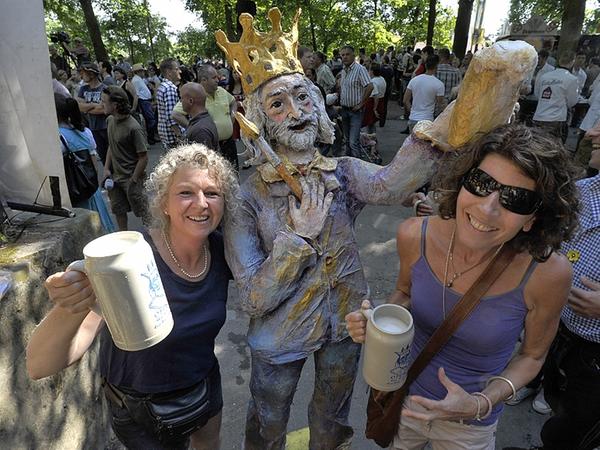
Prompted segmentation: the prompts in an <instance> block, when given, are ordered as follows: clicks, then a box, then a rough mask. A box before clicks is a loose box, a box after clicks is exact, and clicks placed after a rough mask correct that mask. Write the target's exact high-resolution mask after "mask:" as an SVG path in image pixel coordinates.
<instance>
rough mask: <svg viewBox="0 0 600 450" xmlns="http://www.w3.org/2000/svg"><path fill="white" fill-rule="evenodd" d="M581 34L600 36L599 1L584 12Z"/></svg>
mask: <svg viewBox="0 0 600 450" xmlns="http://www.w3.org/2000/svg"><path fill="white" fill-rule="evenodd" d="M586 6H587V5H586ZM582 33H583V34H600V1H596V2H594V5H593V8H591V9H586V10H585V19H584V21H583V31H582Z"/></svg>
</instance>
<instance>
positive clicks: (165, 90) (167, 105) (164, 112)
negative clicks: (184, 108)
mask: <svg viewBox="0 0 600 450" xmlns="http://www.w3.org/2000/svg"><path fill="white" fill-rule="evenodd" d="M178 101H179V93H178V92H177V87H176V86H175V85H174V84H173V83H172V82H171V81H169V80H167V79H164V80H163V82H162V83H161V84H160V87H159V88H158V90H157V91H156V108H157V110H158V135H159V136H160V140H161V141H162V143H163V146H164V147H165V148H169V147H171V146H173V145H175V144H177V137H176V136H175V133H174V132H173V130H172V129H171V126H173V125H177V122H175V121H174V120H173V119H171V112H172V111H173V108H174V107H175V105H176V104H177V102H178Z"/></svg>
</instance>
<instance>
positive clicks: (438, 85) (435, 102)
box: [404, 55, 444, 132]
mask: <svg viewBox="0 0 600 450" xmlns="http://www.w3.org/2000/svg"><path fill="white" fill-rule="evenodd" d="M439 62H440V58H439V56H437V55H431V56H428V57H427V60H426V61H425V73H422V74H421V75H417V76H416V77H414V78H413V79H412V80H410V82H409V83H408V86H407V87H406V92H405V93H404V115H405V116H406V115H408V129H409V131H410V132H412V129H413V127H414V126H415V125H416V124H417V122H419V121H421V120H433V118H434V116H435V113H436V109H437V112H440V109H441V106H442V105H443V103H444V83H442V82H441V81H440V80H438V79H437V78H436V76H435V74H436V72H437V67H438V64H439Z"/></svg>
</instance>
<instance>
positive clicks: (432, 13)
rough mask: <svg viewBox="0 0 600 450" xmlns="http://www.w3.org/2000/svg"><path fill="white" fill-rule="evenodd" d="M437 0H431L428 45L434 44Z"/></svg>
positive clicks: (428, 20) (428, 19)
mask: <svg viewBox="0 0 600 450" xmlns="http://www.w3.org/2000/svg"><path fill="white" fill-rule="evenodd" d="M436 3H437V1H436V0H429V16H428V18H427V45H432V44H433V30H434V28H435V16H436V11H435V7H436Z"/></svg>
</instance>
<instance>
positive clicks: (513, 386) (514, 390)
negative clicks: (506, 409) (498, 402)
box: [485, 375, 517, 401]
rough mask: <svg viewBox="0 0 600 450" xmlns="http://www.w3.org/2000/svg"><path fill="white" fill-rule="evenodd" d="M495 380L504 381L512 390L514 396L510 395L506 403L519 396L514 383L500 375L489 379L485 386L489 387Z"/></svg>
mask: <svg viewBox="0 0 600 450" xmlns="http://www.w3.org/2000/svg"><path fill="white" fill-rule="evenodd" d="M494 380H500V381H504V382H505V383H507V384H508V385H509V386H510V390H511V391H512V394H510V397H507V398H505V399H504V401H506V400H510V399H511V398H515V397H516V396H517V390H516V389H515V385H514V384H513V382H512V381H510V380H509V379H508V378H506V377H503V376H500V375H496V376H493V377H490V378H488V380H487V383H486V384H485V386H486V387H487V386H489V385H490V383H491V382H492V381H494Z"/></svg>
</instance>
